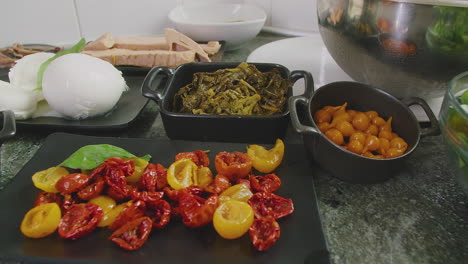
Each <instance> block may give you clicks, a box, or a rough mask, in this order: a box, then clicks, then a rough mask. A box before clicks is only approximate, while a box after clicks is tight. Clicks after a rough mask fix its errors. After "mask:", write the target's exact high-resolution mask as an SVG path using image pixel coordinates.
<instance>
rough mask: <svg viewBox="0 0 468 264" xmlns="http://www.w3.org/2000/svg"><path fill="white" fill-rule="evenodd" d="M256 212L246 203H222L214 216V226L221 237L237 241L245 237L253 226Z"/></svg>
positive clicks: (230, 201)
mask: <svg viewBox="0 0 468 264" xmlns="http://www.w3.org/2000/svg"><path fill="white" fill-rule="evenodd" d="M253 220H254V212H253V209H252V207H250V205H249V204H248V203H246V202H241V201H236V200H229V201H227V202H225V203H222V204H221V205H220V206H218V208H216V211H215V212H214V214H213V226H214V228H215V230H216V232H218V234H219V235H220V236H222V237H223V238H226V239H236V238H239V237H241V236H242V235H244V234H245V233H246V232H247V231H248V230H249V228H250V226H251V225H252V223H253Z"/></svg>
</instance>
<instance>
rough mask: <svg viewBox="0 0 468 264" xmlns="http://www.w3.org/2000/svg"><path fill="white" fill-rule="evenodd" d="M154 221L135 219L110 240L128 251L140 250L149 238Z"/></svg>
mask: <svg viewBox="0 0 468 264" xmlns="http://www.w3.org/2000/svg"><path fill="white" fill-rule="evenodd" d="M151 228H152V221H151V219H150V218H149V217H146V216H145V217H140V218H137V219H134V220H132V221H130V222H128V223H126V224H125V225H123V226H121V227H120V228H119V229H117V230H116V231H115V232H114V233H112V235H111V236H110V237H109V239H110V240H111V241H112V242H114V243H116V244H117V245H119V246H120V247H121V248H123V249H126V250H136V249H139V248H140V247H141V246H143V244H144V243H145V242H146V240H147V239H148V237H149V234H150V233H151Z"/></svg>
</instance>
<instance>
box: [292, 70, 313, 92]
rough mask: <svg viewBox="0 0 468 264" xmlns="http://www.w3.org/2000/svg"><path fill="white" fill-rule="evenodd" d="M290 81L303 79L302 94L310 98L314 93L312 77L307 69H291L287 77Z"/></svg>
mask: <svg viewBox="0 0 468 264" xmlns="http://www.w3.org/2000/svg"><path fill="white" fill-rule="evenodd" d="M289 78H290V80H291V82H292V83H293V84H294V83H295V82H296V81H297V80H299V79H301V78H303V79H304V87H305V88H304V94H302V96H304V97H306V98H311V97H312V95H313V94H314V78H313V77H312V74H311V73H310V72H308V71H292V72H291V76H290V77H289Z"/></svg>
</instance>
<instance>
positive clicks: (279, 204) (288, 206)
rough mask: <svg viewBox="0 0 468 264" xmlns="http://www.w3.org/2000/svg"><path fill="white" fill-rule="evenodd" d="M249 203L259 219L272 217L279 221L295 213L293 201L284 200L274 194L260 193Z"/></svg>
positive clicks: (251, 198)
mask: <svg viewBox="0 0 468 264" xmlns="http://www.w3.org/2000/svg"><path fill="white" fill-rule="evenodd" d="M248 203H249V204H250V206H252V208H253V209H254V212H255V217H257V218H263V217H267V216H271V217H273V218H274V219H279V218H281V217H284V216H287V215H289V214H291V213H292V212H293V211H294V205H293V202H292V200H291V199H286V198H283V197H281V196H279V195H276V194H274V193H266V192H258V193H256V194H254V195H253V196H252V197H250V199H249V201H248Z"/></svg>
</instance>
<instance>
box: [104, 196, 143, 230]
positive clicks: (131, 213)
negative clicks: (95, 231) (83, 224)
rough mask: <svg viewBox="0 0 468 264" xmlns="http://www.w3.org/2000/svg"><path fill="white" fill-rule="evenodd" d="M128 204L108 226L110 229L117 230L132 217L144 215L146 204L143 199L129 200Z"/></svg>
mask: <svg viewBox="0 0 468 264" xmlns="http://www.w3.org/2000/svg"><path fill="white" fill-rule="evenodd" d="M129 203H130V205H129V206H128V207H126V208H125V209H124V210H123V211H122V212H121V213H120V214H119V215H118V216H117V217H116V218H115V220H114V222H113V223H112V224H111V225H110V226H109V229H111V230H117V229H118V228H119V227H121V226H123V225H124V224H125V223H127V222H130V221H132V220H133V219H136V218H140V217H142V216H144V215H145V212H146V204H145V202H143V201H136V202H134V203H133V202H132V201H130V202H129Z"/></svg>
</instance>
